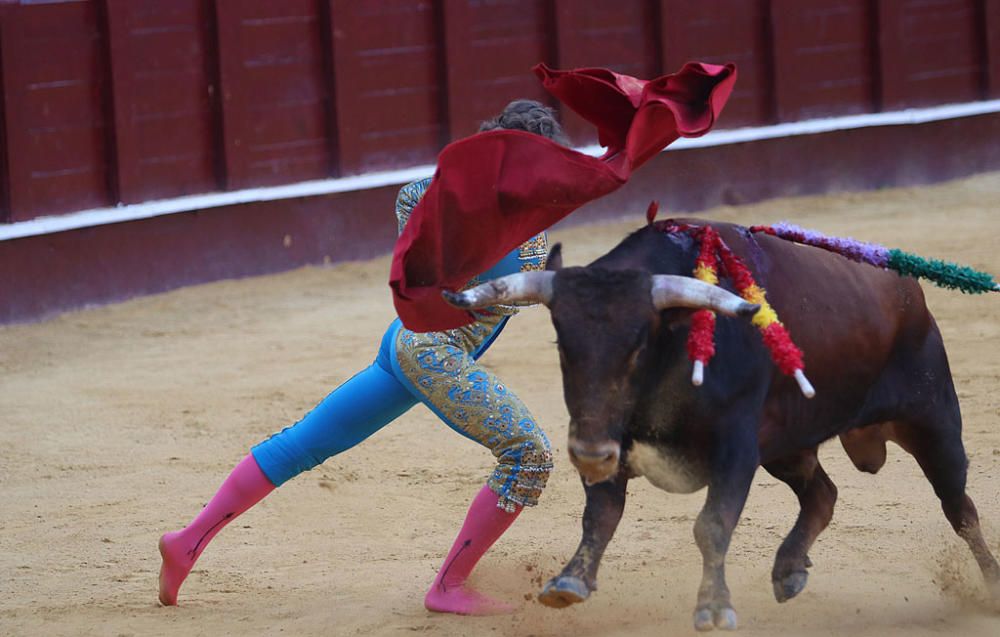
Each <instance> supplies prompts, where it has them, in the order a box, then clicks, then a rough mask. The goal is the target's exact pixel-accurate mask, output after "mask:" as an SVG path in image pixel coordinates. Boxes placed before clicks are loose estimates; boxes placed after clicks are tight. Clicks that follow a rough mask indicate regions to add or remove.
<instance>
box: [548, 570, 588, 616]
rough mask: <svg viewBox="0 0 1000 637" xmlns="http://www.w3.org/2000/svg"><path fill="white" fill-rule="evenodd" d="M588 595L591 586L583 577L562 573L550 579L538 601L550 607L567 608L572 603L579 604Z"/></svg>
mask: <svg viewBox="0 0 1000 637" xmlns="http://www.w3.org/2000/svg"><path fill="white" fill-rule="evenodd" d="M588 597H590V588H588V587H587V584H586V583H585V582H584V581H583V580H582V579H580V578H579V577H572V576H570V575H561V576H559V577H553V578H552V579H550V580H549V582H548V584H546V585H545V588H543V589H542V592H541V593H539V594H538V601H540V602H541V603H543V604H545V605H546V606H548V607H550V608H566V607H567V606H570V605H572V604H579V603H580V602H582V601H583V600H585V599H587V598H588Z"/></svg>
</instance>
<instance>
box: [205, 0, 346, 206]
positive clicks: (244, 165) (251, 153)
mask: <svg viewBox="0 0 1000 637" xmlns="http://www.w3.org/2000/svg"><path fill="white" fill-rule="evenodd" d="M216 19H217V24H218V41H219V55H220V62H219V66H220V83H221V87H222V112H223V131H224V135H223V136H224V147H225V157H226V161H225V166H226V186H227V187H228V188H231V189H232V188H245V187H248V186H259V185H271V184H280V183H288V182H294V181H301V180H306V179H319V178H323V177H327V176H329V175H330V174H332V173H333V171H334V159H333V157H332V152H331V146H332V143H331V139H330V138H331V135H330V131H329V119H328V117H327V111H328V109H329V107H330V103H329V82H328V81H327V78H326V70H325V68H326V65H325V62H324V55H325V47H324V46H323V41H322V29H323V24H322V13H321V11H320V6H319V2H318V0H217V1H216Z"/></svg>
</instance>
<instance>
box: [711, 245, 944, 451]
mask: <svg viewBox="0 0 1000 637" xmlns="http://www.w3.org/2000/svg"><path fill="white" fill-rule="evenodd" d="M720 231H722V234H723V237H724V238H725V240H726V242H727V243H728V244H729V245H730V246H731V247H732V248H733V250H734V251H736V252H737V253H738V254H739V255H740V256H741V257H742V258H743V259H744V260H745V262H746V263H747V264H748V265H749V266H750V267H751V269H752V270H753V271H754V274H755V276H756V277H757V280H758V282H759V284H760V285H761V286H763V287H764V288H765V289H766V290H767V298H768V301H769V302H770V303H771V304H772V306H773V307H774V309H775V310H776V312H777V313H778V317H779V318H780V320H781V321H782V322H783V323H784V324H785V326H786V327H787V328H788V331H789V333H790V334H791V337H792V340H793V341H794V342H795V344H796V345H798V346H799V347H800V348H801V349H802V351H803V355H804V360H805V368H806V369H805V371H806V374H807V376H808V377H809V379H810V380H811V381H812V383H813V385H814V386H815V387H816V391H817V396H816V398H815V399H813V400H810V401H807V400H805V399H804V398H802V397H801V395H800V394H799V393H798V390H797V387H796V386H795V384H794V383H793V382H791V380H790V379H787V378H784V377H781V376H779V375H777V373H776V376H775V378H774V382H773V384H772V390H771V392H770V394H769V396H768V402H767V404H766V405H765V413H764V419H765V422H764V423H763V426H764V429H763V430H762V432H761V433H762V438H765V439H766V438H769V437H771V436H774V437H775V438H779V439H781V440H785V441H787V442H794V441H797V442H798V443H799V444H814V443H815V442H818V441H819V440H822V439H826V438H828V437H831V436H833V435H835V434H837V433H839V432H840V431H842V430H843V429H844V428H845V427H849V426H857V425H859V424H863V422H864V421H865V420H870V419H871V418H872V417H873V414H874V413H875V412H876V411H877V410H878V409H879V408H880V407H881V405H878V404H875V403H874V402H873V400H875V399H877V398H879V397H883V398H887V399H891V398H892V397H885V396H883V394H884V388H885V387H886V385H887V378H890V377H892V376H893V375H894V374H897V373H898V370H896V369H894V368H895V367H898V366H899V365H900V364H901V360H903V359H907V360H909V359H910V358H911V357H912V355H913V352H920V351H923V350H924V345H925V343H926V342H927V340H928V336H929V334H930V333H931V332H932V331H936V327H935V326H934V323H933V320H932V319H931V316H930V312H929V311H928V309H927V305H926V302H925V300H924V294H923V291H922V290H921V288H920V285H919V284H918V283H917V281H916V280H914V279H912V278H909V277H903V276H900V275H899V274H897V273H895V272H892V271H888V270H883V269H881V268H876V267H873V266H870V265H867V264H860V263H855V262H853V261H850V260H848V259H847V258H845V257H842V256H840V255H838V254H834V253H831V252H827V251H825V250H822V249H820V248H815V247H811V246H805V245H800V244H796V243H793V242H790V241H785V240H783V239H779V238H776V237H773V236H770V235H764V234H755V235H752V237H750V238H748V235H747V234H746V233H745V232H740V231H739V230H738V229H737V228H735V227H728V228H725V229H723V228H720ZM935 342H937V339H935ZM901 353H904V355H902V356H901ZM901 390H905V388H901ZM803 432H805V435H806V437H808V438H809V439H808V440H797V438H798V437H799V435H800V434H802V433H803ZM762 442H766V441H765V440H762ZM782 446H783V445H782Z"/></svg>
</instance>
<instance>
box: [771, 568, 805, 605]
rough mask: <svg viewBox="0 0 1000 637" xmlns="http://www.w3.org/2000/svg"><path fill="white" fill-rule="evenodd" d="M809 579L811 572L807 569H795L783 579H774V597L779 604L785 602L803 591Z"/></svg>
mask: <svg viewBox="0 0 1000 637" xmlns="http://www.w3.org/2000/svg"><path fill="white" fill-rule="evenodd" d="M808 580H809V573H806V572H805V571H793V572H791V573H789V574H788V575H785V576H784V577H782V578H781V579H776V580H773V582H772V583H773V584H774V599H776V600H778V603H779V604H784V603H785V602H787V601H788V600H790V599H792V598H793V597H795V596H796V595H798V594H799V593H801V592H802V590H803V589H804V588H805V587H806V582H807V581H808Z"/></svg>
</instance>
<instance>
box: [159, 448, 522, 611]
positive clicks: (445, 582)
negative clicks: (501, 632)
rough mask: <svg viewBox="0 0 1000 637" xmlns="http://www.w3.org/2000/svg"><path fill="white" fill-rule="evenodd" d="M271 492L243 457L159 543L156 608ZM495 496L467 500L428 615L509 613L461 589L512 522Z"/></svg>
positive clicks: (483, 493)
mask: <svg viewBox="0 0 1000 637" xmlns="http://www.w3.org/2000/svg"><path fill="white" fill-rule="evenodd" d="M271 491H274V485H273V484H271V481H270V480H268V478H267V476H265V475H264V473H263V472H262V471H261V470H260V466H258V464H257V461H256V460H255V459H254V457H253V455H252V454H249V455H247V456H246V457H245V458H244V459H243V460H242V461H240V463H239V464H238V465H236V468H235V469H233V471H232V473H230V474H229V477H227V478H226V480H225V481H224V482H223V483H222V486H221V487H219V490H218V492H217V493H216V494H215V496H213V497H212V499H211V501H209V503H208V504H207V505H206V506H205V508H204V509H202V510H201V512H200V513H199V514H198V515H197V517H195V519H194V520H193V521H192V522H191V524H189V525H188V526H186V527H185V528H183V529H181V530H180V531H173V532H171V533H167V534H165V535H164V536H163V537H161V538H160V556H161V558H162V559H163V563H162V565H161V567H160V603H162V604H164V605H165V606H173V605H175V604H177V592H178V591H179V590H180V587H181V584H183V583H184V580H185V579H186V578H187V576H188V573H190V572H191V569H192V568H193V567H194V564H195V562H196V561H197V560H198V557H199V556H200V555H201V554H202V552H203V551H204V550H205V547H206V546H208V543H209V542H211V541H212V538H213V537H215V536H216V534H217V533H218V532H219V531H221V530H222V529H223V527H225V526H226V525H227V524H229V523H230V522H232V521H233V520H234V519H236V518H237V517H238V516H239V515H240V514H241V513H243V512H244V511H246V510H247V509H249V508H250V507H252V506H253V505H255V504H257V503H258V502H260V501H261V500H262V499H263V498H264V496H266V495H267V494H269V493H271ZM498 499H499V498H498V497H497V495H496V494H495V493H494V492H493V491H492V490H491V489H490V488H489V487H483V488H482V489H481V490H480V491H479V493H478V494H477V495H476V497H475V499H474V500H473V501H472V505H471V506H470V507H469V512H468V514H467V515H466V518H465V523H464V524H463V525H462V530H461V531H459V534H458V537H457V538H455V543H454V545H453V546H452V547H451V551H449V552H448V556H447V557H446V558H445V561H444V565H443V566H442V567H441V571H440V572H439V573H438V575H437V577H436V578H435V579H434V583H433V585H431V589H430V590H429V591H427V595H426V597H425V598H424V606H426V607H427V609H428V610H432V611H436V612H442V613H457V614H460V615H490V614H496V613H505V612H510V611H511V610H513V608H512V607H511V606H509V605H507V604H504V603H503V602H499V601H496V600H493V599H491V598H489V597H487V596H485V595H483V594H481V593H478V592H476V591H474V590H472V589H470V588H468V587H467V586H466V585H465V582H466V580H467V579H468V577H469V574H470V573H471V572H472V569H473V568H474V567H475V566H476V564H477V563H478V562H479V559H480V558H481V557H482V556H483V555H484V554H485V553H486V551H487V550H489V548H490V547H491V546H493V543H494V542H496V541H497V539H498V538H499V537H500V536H501V535H503V533H504V531H506V530H507V528H508V527H509V526H510V525H511V524H512V523H513V522H514V520H515V519H517V516H518V515H519V514H520V513H521V510H522V507H517V509H516V510H515V511H514V512H513V513H507V512H506V511H504V510H502V509H500V508H498V507H497V502H498Z"/></svg>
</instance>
